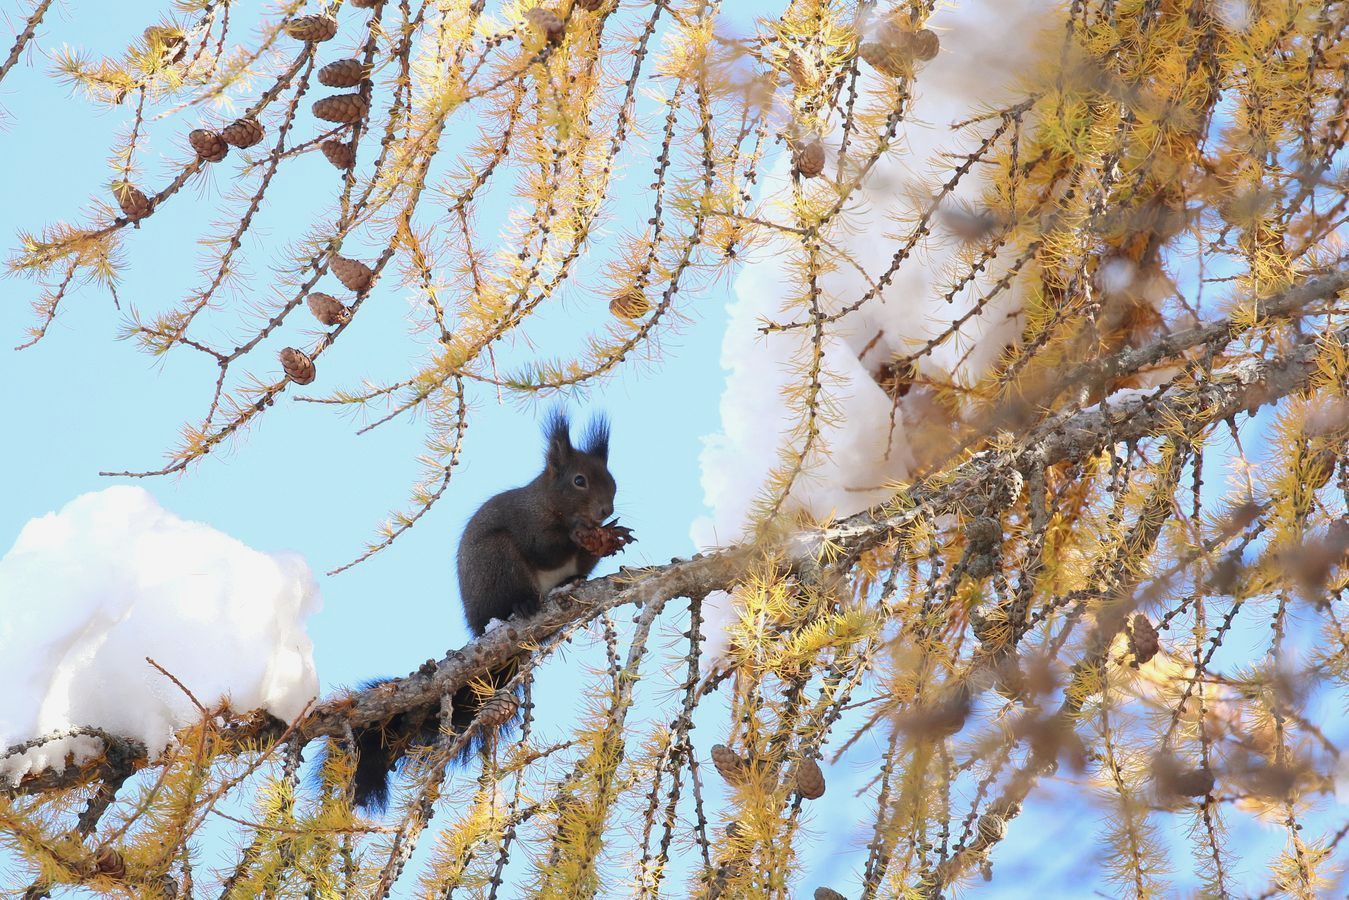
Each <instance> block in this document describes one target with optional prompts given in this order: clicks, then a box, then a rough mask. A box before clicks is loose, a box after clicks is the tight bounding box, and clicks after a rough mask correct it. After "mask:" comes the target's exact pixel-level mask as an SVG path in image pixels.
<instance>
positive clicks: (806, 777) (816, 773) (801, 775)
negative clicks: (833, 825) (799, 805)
mask: <svg viewBox="0 0 1349 900" xmlns="http://www.w3.org/2000/svg"><path fill="white" fill-rule="evenodd" d="M824 787H825V785H824V773H823V772H821V771H820V764H819V763H817V762H816V761H815V760H814V759H812V758H811V757H809V756H807V757H805V758H804V759H802V760H801V762H799V763H797V764H796V792H797V793H798V794H800V795H801V796H802V797H805V798H806V799H807V800H818V799H820V798H821V797H823V796H824Z"/></svg>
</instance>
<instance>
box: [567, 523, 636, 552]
mask: <svg viewBox="0 0 1349 900" xmlns="http://www.w3.org/2000/svg"><path fill="white" fill-rule="evenodd" d="M572 540H574V541H576V544H577V546H579V547H580V548H581V549H582V550H584V551H585V552H587V553H591V554H594V555H595V556H601V557H602V556H613V555H614V554H615V553H617V552H618V551H619V550H622V549H623V548H624V547H625V546H627V545H628V544H631V543H632V542H633V541H635V540H637V539H636V538H635V537H633V536H632V529H631V528H627V527H625V526H623V525H619V524H618V520H617V519H614V520H613V521H612V522H610V523H609V524H608V525H591V526H585V525H581V526H578V527H577V528H576V530H575V531H573V532H572Z"/></svg>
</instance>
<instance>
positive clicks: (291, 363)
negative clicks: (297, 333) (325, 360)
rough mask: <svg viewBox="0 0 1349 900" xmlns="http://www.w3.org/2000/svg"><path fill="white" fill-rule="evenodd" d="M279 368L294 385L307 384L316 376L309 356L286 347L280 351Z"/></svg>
mask: <svg viewBox="0 0 1349 900" xmlns="http://www.w3.org/2000/svg"><path fill="white" fill-rule="evenodd" d="M281 368H282V369H284V370H285V372H286V377H287V378H289V379H290V380H291V381H293V382H295V383H296V384H309V382H311V381H313V380H314V376H315V375H317V374H318V370H317V369H315V368H314V361H313V360H312V359H310V358H309V355H308V354H307V353H305V352H304V351H302V350H296V349H295V348H294V347H287V348H286V349H284V350H282V351H281Z"/></svg>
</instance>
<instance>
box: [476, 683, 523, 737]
mask: <svg viewBox="0 0 1349 900" xmlns="http://www.w3.org/2000/svg"><path fill="white" fill-rule="evenodd" d="M519 708H520V703H519V701H518V700H516V699H515V697H514V696H512V695H511V694H510V693H508V692H506V691H497V692H496V693H495V694H493V695H492V698H491V699H490V700H488V701H487V702H486V703H484V704H483V705H482V710H481V711H480V712H479V713H478V724H479V725H480V726H482V727H483V728H486V729H489V730H495V729H497V728H500V727H501V726H502V725H505V724H506V723H507V722H509V721H510V720H511V717H512V716H514V715H515V711H516V710H518V709H519Z"/></svg>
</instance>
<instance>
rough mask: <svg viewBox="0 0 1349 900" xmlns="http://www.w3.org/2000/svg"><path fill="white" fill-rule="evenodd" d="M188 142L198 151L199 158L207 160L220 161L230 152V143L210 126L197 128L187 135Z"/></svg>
mask: <svg viewBox="0 0 1349 900" xmlns="http://www.w3.org/2000/svg"><path fill="white" fill-rule="evenodd" d="M187 142H188V143H189V144H191V145H192V149H193V150H195V151H197V156H198V158H200V159H202V160H205V161H206V162H220V161H221V160H222V159H224V158H225V154H226V153H228V152H230V145H229V144H227V143H225V139H224V138H222V137H221V136H220V134H219V133H218V132H215V131H212V130H211V129H209V128H196V129H193V131H192V133H191V134H189V135H188V136H187Z"/></svg>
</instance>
